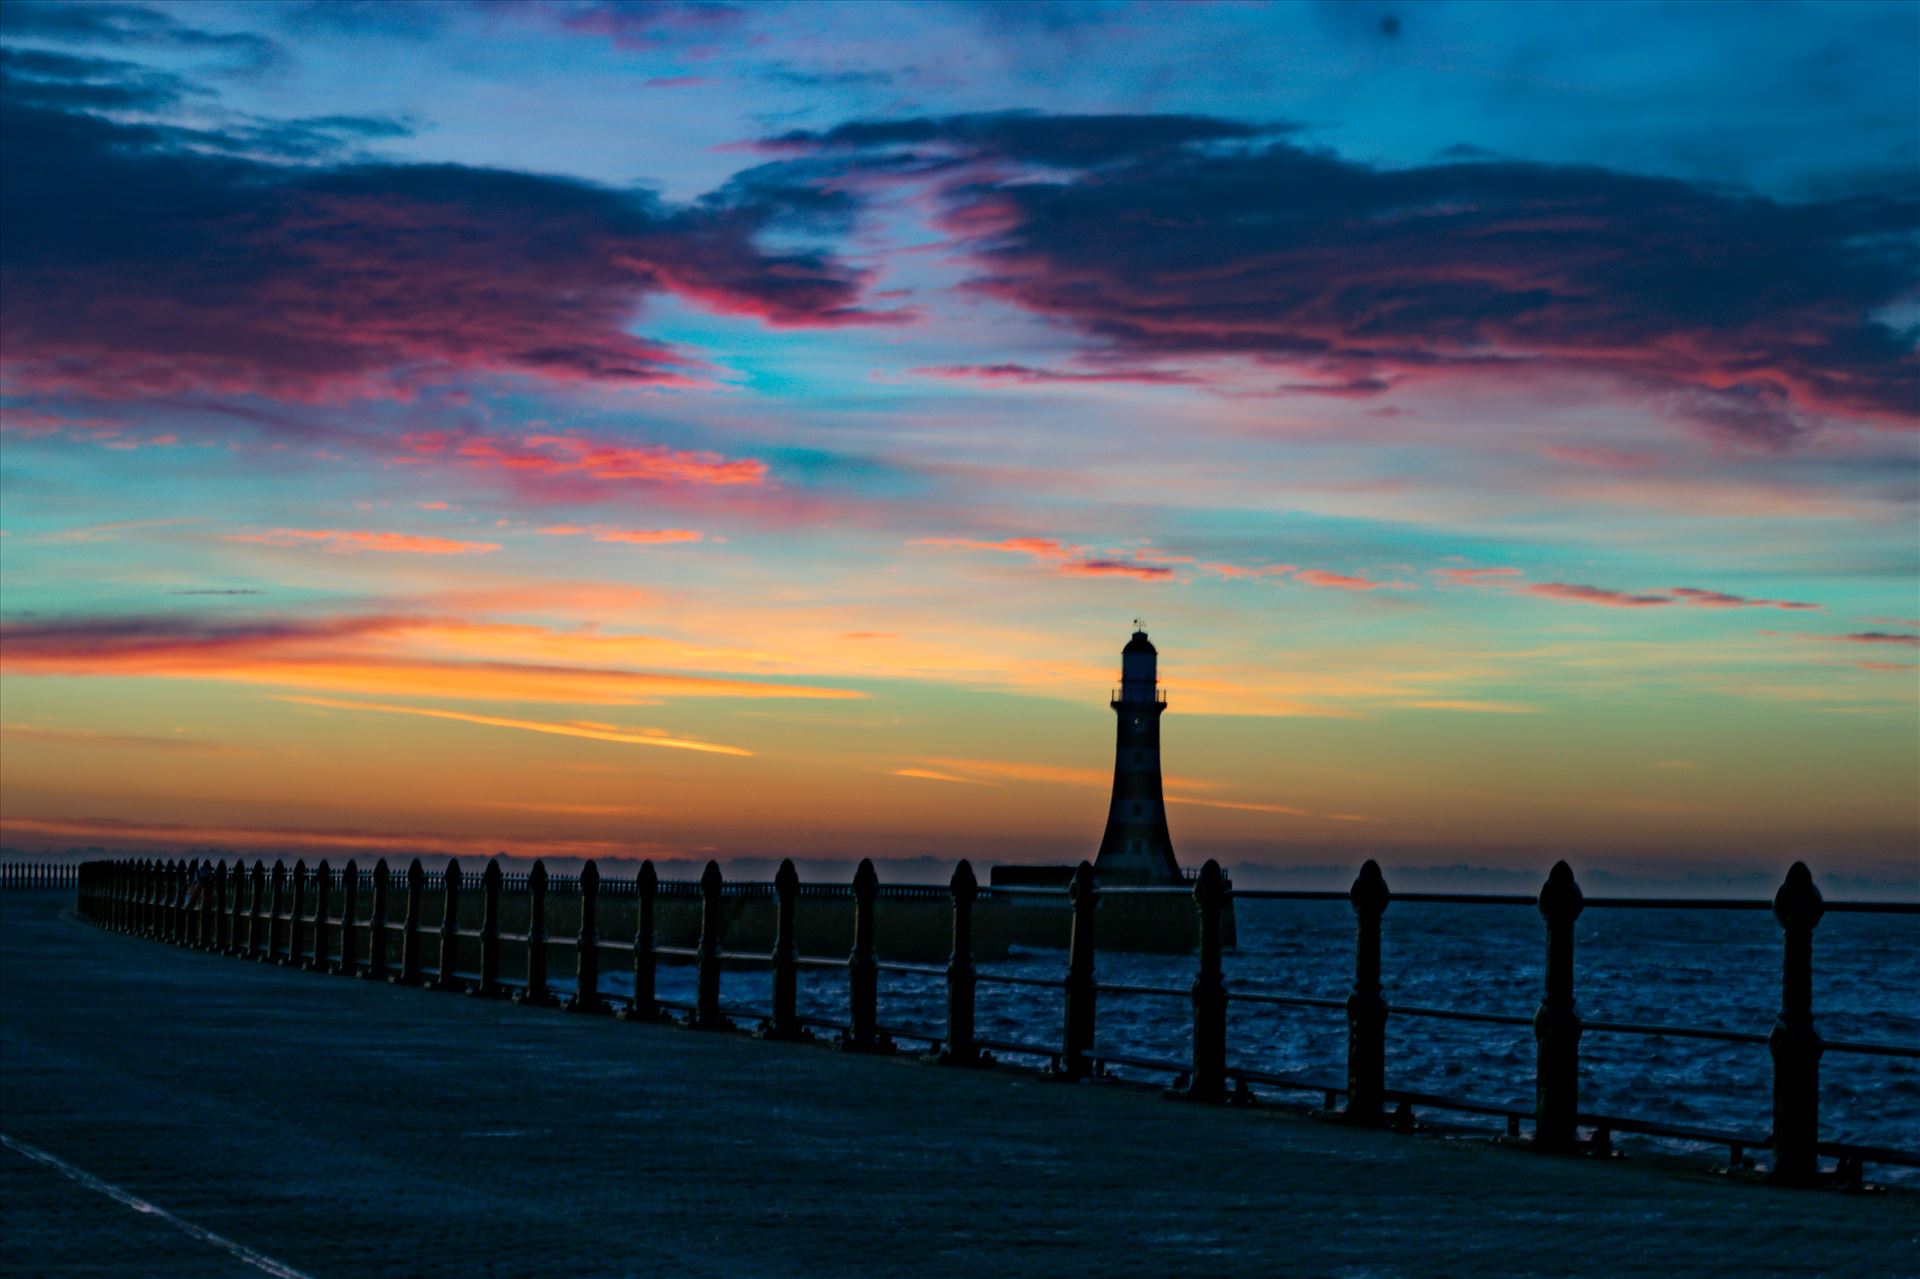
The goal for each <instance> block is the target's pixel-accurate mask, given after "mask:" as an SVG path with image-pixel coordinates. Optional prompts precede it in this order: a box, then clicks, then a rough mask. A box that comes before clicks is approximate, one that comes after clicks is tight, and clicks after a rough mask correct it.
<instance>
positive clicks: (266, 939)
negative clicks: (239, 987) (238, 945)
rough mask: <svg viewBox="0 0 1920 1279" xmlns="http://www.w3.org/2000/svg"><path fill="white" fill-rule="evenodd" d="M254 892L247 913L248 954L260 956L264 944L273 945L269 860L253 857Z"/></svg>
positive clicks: (250, 897) (253, 956)
mask: <svg viewBox="0 0 1920 1279" xmlns="http://www.w3.org/2000/svg"><path fill="white" fill-rule="evenodd" d="M250 885H252V889H253V891H252V893H250V895H248V914H246V956H248V958H255V960H257V958H259V949H261V947H263V945H273V926H271V924H269V922H267V862H263V860H259V858H253V876H252V880H250Z"/></svg>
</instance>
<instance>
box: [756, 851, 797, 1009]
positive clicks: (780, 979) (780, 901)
mask: <svg viewBox="0 0 1920 1279" xmlns="http://www.w3.org/2000/svg"><path fill="white" fill-rule="evenodd" d="M773 898H774V906H773V909H774V920H773V1016H771V1017H769V1018H768V1019H767V1020H766V1021H765V1022H764V1023H762V1025H761V1027H760V1035H761V1038H763V1039H800V1038H802V1037H803V1035H802V1032H801V1029H800V965H799V962H798V961H799V950H798V947H797V945H796V943H795V941H794V936H793V926H794V912H795V910H796V909H797V907H798V904H799V900H800V872H799V871H797V870H795V869H794V867H793V859H792V858H791V857H788V858H785V859H783V860H782V861H781V863H780V869H779V870H777V871H775V872H774V875H773Z"/></svg>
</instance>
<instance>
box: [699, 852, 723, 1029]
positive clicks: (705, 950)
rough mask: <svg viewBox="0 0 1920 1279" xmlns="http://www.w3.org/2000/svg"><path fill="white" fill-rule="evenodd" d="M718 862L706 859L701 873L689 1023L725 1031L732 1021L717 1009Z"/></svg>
mask: <svg viewBox="0 0 1920 1279" xmlns="http://www.w3.org/2000/svg"><path fill="white" fill-rule="evenodd" d="M721 884H722V880H721V878H720V863H719V862H712V861H710V862H708V863H707V868H706V869H705V870H704V871H702V872H701V873H700V952H699V957H698V959H697V960H696V961H695V962H696V964H697V965H698V967H697V970H696V972H695V974H694V982H695V995H694V1001H693V1020H692V1022H691V1023H689V1024H690V1025H693V1026H695V1027H697V1028H698V1029H700V1030H725V1029H727V1028H728V1027H730V1026H732V1025H733V1023H732V1022H731V1021H729V1020H728V1019H727V1016H726V1014H724V1013H722V1012H721V1011H720V930H721V920H720V888H721Z"/></svg>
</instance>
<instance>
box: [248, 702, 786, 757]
mask: <svg viewBox="0 0 1920 1279" xmlns="http://www.w3.org/2000/svg"><path fill="white" fill-rule="evenodd" d="M273 700H275V701H276V702H293V703H296V704H298V705H301V706H322V707H326V708H327V709H329V710H340V711H373V712H377V713H379V714H382V715H418V716H420V717H422V718H424V719H446V720H454V721H456V722H458V723H462V724H484V725H486V726H487V727H489V728H517V729H520V730H521V731H522V732H528V733H549V734H552V735H553V736H555V737H584V738H588V739H589V740H592V741H596V742H621V743H624V744H626V745H628V746H663V747H667V748H670V749H672V750H682V751H704V752H706V753H708V754H711V755H752V754H753V752H752V751H750V750H745V749H743V748H741V747H738V746H720V745H716V744H715V743H713V742H701V741H695V740H693V739H691V738H685V737H672V736H669V735H667V734H666V733H665V732H664V731H662V730H651V731H649V730H642V731H640V732H627V731H625V730H622V729H617V728H613V727H611V726H610V725H605V724H592V723H586V722H582V721H578V720H576V721H573V722H570V723H557V724H556V723H552V722H549V721H547V720H535V719H508V718H507V717H505V716H502V715H473V714H469V713H467V712H466V711H445V710H438V709H435V708H432V707H426V706H393V705H388V704H385V703H381V702H348V701H341V700H339V699H337V698H332V697H293V696H286V697H276V698H274V699H273Z"/></svg>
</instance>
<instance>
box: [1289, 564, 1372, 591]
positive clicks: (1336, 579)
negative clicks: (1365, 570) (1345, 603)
mask: <svg viewBox="0 0 1920 1279" xmlns="http://www.w3.org/2000/svg"><path fill="white" fill-rule="evenodd" d="M1293 580H1294V581H1296V582H1305V583H1306V584H1307V585H1308V586H1325V587H1331V588H1332V589H1334V590H1337V591H1378V590H1384V589H1385V588H1386V587H1387V586H1388V583H1386V582H1376V581H1374V580H1373V579H1372V578H1370V577H1356V576H1354V575H1353V574H1351V573H1330V572H1328V571H1327V570H1325V569H1319V568H1303V569H1301V570H1300V571H1299V572H1298V573H1295V574H1294V575H1293Z"/></svg>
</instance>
